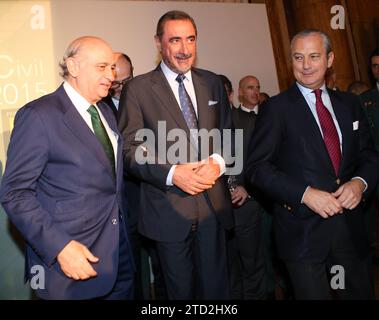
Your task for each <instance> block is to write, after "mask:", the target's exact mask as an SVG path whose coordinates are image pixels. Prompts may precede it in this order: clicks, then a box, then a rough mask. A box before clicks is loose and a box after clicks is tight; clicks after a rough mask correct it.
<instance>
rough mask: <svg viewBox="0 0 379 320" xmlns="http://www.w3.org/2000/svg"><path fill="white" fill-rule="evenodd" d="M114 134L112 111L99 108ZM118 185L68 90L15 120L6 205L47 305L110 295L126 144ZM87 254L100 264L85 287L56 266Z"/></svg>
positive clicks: (46, 98)
mask: <svg viewBox="0 0 379 320" xmlns="http://www.w3.org/2000/svg"><path fill="white" fill-rule="evenodd" d="M98 106H99V108H100V109H101V112H102V113H103V115H104V117H105V118H106V120H107V122H108V123H109V126H110V128H111V129H112V130H113V131H115V132H118V130H117V125H116V121H115V120H114V117H113V115H112V112H111V110H110V109H109V108H108V107H107V106H106V105H105V104H103V103H101V102H99V103H98ZM116 161H117V174H116V176H117V179H116V181H115V178H114V175H113V173H112V168H111V165H110V162H109V160H108V158H107V156H106V154H105V152H104V150H103V148H102V145H101V144H100V142H99V141H98V139H97V138H96V136H95V135H94V134H93V132H92V131H91V130H90V128H89V127H88V126H87V124H86V123H85V122H84V120H83V118H82V117H81V116H80V114H79V113H78V112H77V110H76V108H75V107H74V105H73V104H72V102H71V101H70V99H69V97H68V96H67V94H66V92H65V91H64V89H63V86H60V87H59V88H58V89H57V90H56V91H55V92H53V93H51V94H49V95H46V96H44V97H42V98H40V99H37V100H35V101H32V102H30V103H28V104H27V105H26V106H24V107H23V108H21V109H20V110H19V111H18V112H17V115H16V118H15V126H14V130H13V132H12V137H11V141H10V145H9V148H8V162H7V167H6V170H5V173H4V176H3V180H2V186H1V203H2V205H3V206H4V209H5V211H6V212H7V214H8V215H9V217H10V219H11V221H12V222H13V223H14V224H15V225H16V227H17V228H18V229H19V230H20V232H21V233H22V235H23V236H24V237H25V239H26V241H27V256H26V275H27V277H28V278H31V277H32V276H33V274H30V269H31V268H32V267H33V266H34V265H41V266H43V267H44V271H45V286H46V290H37V295H39V296H40V297H42V298H49V299H88V298H93V297H98V296H103V295H105V294H107V293H108V292H109V291H110V290H111V289H112V287H113V284H114V283H115V280H116V276H117V267H118V255H119V253H118V244H119V231H118V230H119V223H120V221H119V212H124V213H125V209H124V208H125V204H124V203H123V201H124V200H123V198H122V197H121V195H122V188H123V182H122V172H123V163H122V138H121V136H120V135H119V139H118V154H117V159H116ZM73 239H74V240H77V241H79V242H81V243H82V244H84V245H85V246H87V247H88V248H89V250H90V251H91V252H92V253H93V254H94V255H95V256H97V257H99V259H100V261H99V262H98V263H97V264H94V265H93V266H94V268H95V270H96V271H97V273H98V275H97V277H95V278H91V279H89V280H86V281H74V280H71V279H69V278H68V277H66V276H65V275H64V274H63V272H62V271H61V269H60V267H59V264H58V262H57V261H56V257H57V254H58V253H59V252H60V251H61V250H62V249H63V248H64V246H65V245H66V244H67V243H68V242H69V241H71V240H73Z"/></svg>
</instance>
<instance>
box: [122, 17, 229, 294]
mask: <svg viewBox="0 0 379 320" xmlns="http://www.w3.org/2000/svg"><path fill="white" fill-rule="evenodd" d="M196 40H197V32H196V25H195V23H194V21H193V19H192V18H191V17H190V16H189V15H188V14H186V13H184V12H180V11H170V12H167V13H166V14H164V15H163V16H162V17H161V18H160V20H159V22H158V25H157V33H156V36H155V41H156V45H157V48H158V50H159V51H160V53H161V55H162V61H161V63H160V65H159V66H158V67H157V68H156V69H155V70H153V71H151V72H149V73H147V74H144V75H141V76H138V77H136V78H134V79H133V80H132V81H130V82H128V84H127V85H126V87H125V88H124V90H123V92H122V94H121V99H120V106H121V115H120V130H121V132H122V133H123V136H124V138H125V139H126V140H125V146H124V152H125V154H124V157H125V165H126V168H127V170H128V171H129V172H130V173H131V174H132V175H135V176H136V177H137V178H138V179H140V181H141V195H140V196H141V208H140V211H139V213H140V219H139V230H140V232H141V233H142V234H143V235H145V236H147V237H148V238H151V239H153V240H155V241H156V246H157V250H158V253H159V257H160V261H161V265H162V271H163V274H164V278H165V283H166V286H167V292H168V297H169V299H193V298H201V299H223V298H228V297H229V292H228V281H227V270H226V253H225V239H224V230H223V228H222V227H221V226H223V227H225V228H228V227H231V226H232V224H233V219H232V214H231V201H230V195H229V193H228V191H227V188H226V186H225V184H224V181H223V180H222V177H221V175H222V174H223V166H224V163H225V161H224V159H223V158H222V157H221V155H220V154H221V152H222V151H221V150H219V149H218V148H214V149H212V144H211V143H210V144H209V148H206V146H205V147H204V145H206V143H207V142H209V140H210V139H209V140H207V141H206V138H205V139H203V138H202V137H201V139H199V140H200V141H199V140H198V137H199V138H200V136H201V135H200V132H198V129H205V130H208V131H209V130H211V129H215V130H217V129H223V128H228V127H230V126H231V117H230V108H229V103H228V100H227V96H226V92H225V89H224V87H223V85H222V83H221V81H220V79H219V78H218V76H217V75H215V74H213V73H211V72H209V71H206V70H200V69H196V68H193V67H192V66H193V63H194V60H195V57H196ZM163 127H165V129H164V128H163ZM162 128H163V130H162ZM142 129H145V132H143V131H141V130H142ZM190 130H191V133H190ZM166 132H169V136H167V137H166ZM170 132H171V133H173V134H175V135H176V134H178V136H177V138H179V140H177V138H176V139H172V138H170ZM145 133H146V136H145ZM143 136H145V138H147V139H148V140H147V141H145V142H144V138H143ZM152 136H153V139H152V140H153V141H152V140H151V139H150V138H151V137H152ZM154 137H155V138H154ZM140 138H142V140H141V139H140ZM166 139H167V141H166ZM173 140H175V141H173ZM162 141H163V142H162ZM175 147H179V149H180V150H179V152H178V154H176V152H172V150H174V149H175ZM155 151H157V152H155ZM198 154H200V156H198ZM144 156H146V157H147V158H149V160H148V161H147V163H145V162H143V161H142V162H141V161H140V160H141V159H139V158H141V157H144ZM173 158H175V159H173ZM200 159H201V160H203V161H201V162H200V161H198V160H200Z"/></svg>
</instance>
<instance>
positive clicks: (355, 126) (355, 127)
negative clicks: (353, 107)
mask: <svg viewBox="0 0 379 320" xmlns="http://www.w3.org/2000/svg"><path fill="white" fill-rule="evenodd" d="M358 129H359V121H358V120H357V121H354V122H353V131H355V130H358Z"/></svg>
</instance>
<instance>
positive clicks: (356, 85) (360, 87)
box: [347, 81, 370, 96]
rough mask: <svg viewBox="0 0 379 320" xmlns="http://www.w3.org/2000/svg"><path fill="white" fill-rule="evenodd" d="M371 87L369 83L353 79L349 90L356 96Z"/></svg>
mask: <svg viewBox="0 0 379 320" xmlns="http://www.w3.org/2000/svg"><path fill="white" fill-rule="evenodd" d="M369 89H370V87H369V86H368V85H367V83H365V82H363V81H353V82H352V83H350V85H349V86H348V87H347V92H350V93H352V94H355V95H356V96H359V95H360V94H362V93H363V92H366V91H367V90H369Z"/></svg>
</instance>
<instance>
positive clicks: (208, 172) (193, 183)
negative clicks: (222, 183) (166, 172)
mask: <svg viewBox="0 0 379 320" xmlns="http://www.w3.org/2000/svg"><path fill="white" fill-rule="evenodd" d="M219 175H220V166H219V164H218V163H217V162H216V161H215V160H214V159H213V158H211V157H209V158H207V159H205V160H202V161H199V162H191V163H185V164H178V165H177V166H176V168H175V170H174V174H173V178H172V182H173V184H174V185H175V186H177V187H178V188H180V189H181V190H183V191H184V192H186V193H188V194H190V195H196V194H198V193H200V192H203V191H205V190H207V189H210V188H212V187H213V185H214V184H215V183H216V180H217V178H218V177H219Z"/></svg>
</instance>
